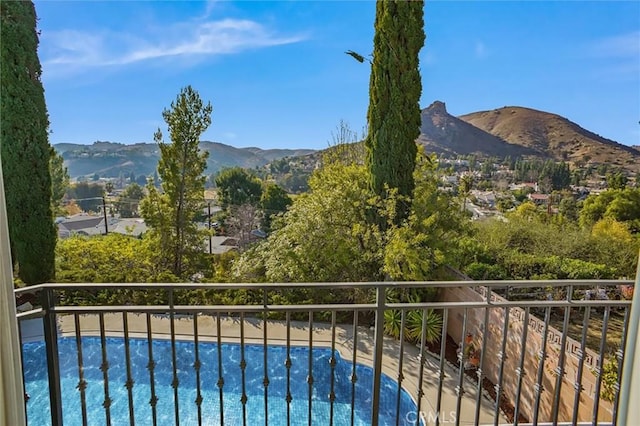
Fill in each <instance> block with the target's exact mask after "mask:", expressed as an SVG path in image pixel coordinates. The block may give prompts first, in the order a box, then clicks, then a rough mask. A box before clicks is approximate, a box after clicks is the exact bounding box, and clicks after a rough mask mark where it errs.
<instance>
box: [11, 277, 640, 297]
mask: <svg viewBox="0 0 640 426" xmlns="http://www.w3.org/2000/svg"><path fill="white" fill-rule="evenodd" d="M633 284H634V281H633V280H504V281H377V282H315V283H46V284H36V285H32V286H29V287H22V288H18V289H15V294H16V295H19V294H22V293H33V292H37V291H40V290H89V289H91V290H107V289H133V290H135V289H140V290H148V289H149V288H154V289H158V290H161V289H167V290H168V289H174V290H232V289H246V290H275V289H282V288H286V289H296V288H305V289H310V288H311V289H326V288H331V289H352V288H417V287H442V288H451V287H467V288H468V287H490V288H504V287H511V288H540V287H566V286H574V287H593V286H616V285H633Z"/></svg>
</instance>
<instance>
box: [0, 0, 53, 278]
mask: <svg viewBox="0 0 640 426" xmlns="http://www.w3.org/2000/svg"><path fill="white" fill-rule="evenodd" d="M0 10H1V12H2V13H1V17H2V20H1V21H0V22H1V25H0V27H1V36H2V43H1V46H0V48H1V52H2V53H1V57H2V62H1V63H0V73H1V75H0V81H1V82H2V90H0V98H1V101H0V113H1V114H2V117H1V120H0V147H1V151H0V152H1V158H2V168H3V169H2V170H3V174H4V180H5V188H6V189H5V191H6V200H7V216H8V219H9V237H10V239H11V252H12V255H13V261H14V263H17V265H18V276H19V277H20V279H22V280H23V281H24V282H25V283H27V284H37V283H42V282H45V281H48V280H51V279H52V278H53V276H54V256H55V255H54V250H55V245H56V229H55V225H54V223H53V215H52V212H51V176H50V172H49V159H50V157H51V147H50V145H49V141H48V127H49V118H48V114H47V107H46V104H45V100H44V89H43V87H42V82H41V81H40V75H41V73H42V68H41V66H40V60H39V59H38V54H37V49H38V33H37V30H36V11H35V7H34V5H33V2H31V1H2V2H0Z"/></svg>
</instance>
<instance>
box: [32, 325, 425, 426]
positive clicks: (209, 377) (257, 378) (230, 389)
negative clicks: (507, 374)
mask: <svg viewBox="0 0 640 426" xmlns="http://www.w3.org/2000/svg"><path fill="white" fill-rule="evenodd" d="M58 345H59V354H60V376H61V388H62V395H63V401H62V413H63V417H64V424H65V425H70V426H73V425H81V424H82V416H81V404H80V391H79V390H78V389H77V385H78V380H79V379H78V355H77V354H78V351H77V346H76V342H75V338H60V339H59V340H58ZM152 348H153V359H154V360H155V362H156V368H155V380H154V383H155V392H156V396H157V398H158V403H157V406H156V408H157V419H158V424H159V425H162V426H165V425H174V424H175V420H174V390H173V388H172V386H171V382H172V380H173V369H172V363H171V359H172V356H171V342H170V341H167V340H154V341H153V347H152ZM106 350H107V358H108V361H109V370H108V373H109V394H110V397H111V399H112V404H111V420H112V424H113V425H123V424H129V402H128V393H127V389H126V388H125V382H126V380H127V373H126V363H125V346H124V339H122V338H107V339H106ZM148 350H149V349H148V343H147V340H145V339H130V352H131V366H132V376H133V380H134V382H135V384H134V386H133V394H134V397H133V399H134V403H133V405H134V416H135V421H136V424H141V425H148V424H151V420H150V419H151V418H152V411H151V406H150V404H149V400H150V399H151V389H150V375H149V370H148V369H147V365H148V363H149V356H148ZM194 350H195V344H194V343H193V342H184V341H178V342H176V354H177V370H178V380H179V386H178V405H179V413H180V424H181V425H195V424H197V419H198V417H197V415H198V414H197V406H196V404H195V400H196V373H195V370H194V368H193V364H194V362H195V351H194ZM198 350H199V358H200V362H201V369H200V381H201V393H202V397H203V401H202V405H201V408H202V418H203V424H206V425H216V426H217V425H219V424H220V396H219V389H218V387H217V386H216V383H217V381H218V345H217V344H216V343H202V342H201V343H199V344H198ZM82 352H83V364H84V376H85V380H86V381H87V388H86V400H87V411H88V423H89V424H90V425H103V424H105V422H106V421H105V410H104V408H103V402H104V397H105V393H104V380H103V373H102V371H101V370H100V366H101V364H102V347H101V344H100V338H98V337H83V338H82ZM221 353H222V372H223V374H222V376H223V378H224V387H223V390H224V400H223V407H224V424H225V425H242V404H241V402H240V397H241V394H242V391H241V389H242V375H241V369H240V359H241V356H240V345H239V344H222V345H221ZM335 357H336V360H337V364H336V367H335V375H334V377H335V382H334V392H335V397H336V398H335V401H334V407H333V408H334V424H335V425H349V424H350V421H351V396H352V390H351V389H352V387H351V373H352V364H351V362H350V361H347V360H343V359H342V358H340V355H339V353H338V352H337V351H336V352H335ZM330 358H331V350H330V349H327V348H314V349H313V378H314V382H313V391H312V421H313V424H318V425H325V424H328V421H329V420H328V419H329V410H330V403H329V393H330V389H331V385H330V383H331V368H330V365H329V360H330ZM263 359H264V346H262V345H248V344H247V345H245V360H246V363H247V365H246V370H245V385H246V393H247V397H248V399H247V404H246V410H247V420H248V422H249V423H250V424H252V425H255V426H257V425H262V424H264V423H265V413H264V411H265V410H264V386H263V379H264V363H263ZM285 359H286V347H285V346H268V347H267V366H268V376H269V381H270V383H269V387H268V392H269V394H268V404H269V407H268V408H269V410H268V411H269V424H272V425H284V424H286V419H287V404H286V400H285V396H286V386H287V380H286V367H285ZM291 362H292V365H291V380H290V386H291V394H292V396H293V400H292V402H291V418H292V424H294V425H297V424H305V425H306V424H308V407H309V405H308V404H309V402H308V401H309V386H308V383H307V371H308V366H309V349H308V348H306V347H294V346H292V347H291ZM23 363H24V369H25V373H24V374H25V382H26V389H27V393H28V394H29V396H30V399H29V402H28V403H27V417H28V421H29V424H30V425H37V426H45V425H48V424H51V420H50V411H49V394H48V381H47V368H46V355H45V347H44V343H43V342H33V343H25V344H24V345H23ZM356 374H357V377H358V380H357V382H356V389H355V401H356V402H355V424H356V425H358V426H366V425H369V424H370V423H371V421H370V418H371V383H372V377H373V371H372V369H371V368H370V367H366V366H363V365H360V364H357V365H356ZM397 391H398V385H397V383H396V382H395V381H393V380H391V379H390V378H389V377H387V376H384V375H383V377H382V390H381V402H380V406H381V410H380V416H381V417H380V424H381V425H395V424H396V423H395V419H396V398H397V395H398V394H397ZM400 398H401V403H400V416H399V418H400V424H401V425H408V424H410V423H409V422H408V421H407V420H406V419H407V418H408V419H415V416H412V415H411V414H410V413H415V411H416V406H415V403H414V402H413V400H412V399H411V397H410V396H409V395H408V394H407V393H406V392H405V391H404V390H402V391H401V395H400Z"/></svg>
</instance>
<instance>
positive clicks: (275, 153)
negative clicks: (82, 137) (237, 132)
mask: <svg viewBox="0 0 640 426" xmlns="http://www.w3.org/2000/svg"><path fill="white" fill-rule="evenodd" d="M53 147H54V148H55V149H56V151H58V153H60V154H61V155H62V157H63V158H64V160H65V165H66V166H67V168H68V170H69V175H70V176H71V177H72V178H74V177H79V176H90V175H94V174H95V173H97V174H98V175H100V176H101V177H118V176H119V175H120V174H121V173H125V174H128V173H135V174H136V175H141V174H144V175H151V174H153V173H154V171H155V170H156V167H157V165H158V160H159V158H160V157H159V156H160V153H159V150H158V146H157V145H156V144H154V143H138V144H133V145H124V144H120V143H113V142H94V143H93V144H92V145H80V144H70V143H61V144H56V145H54V146H53ZM200 148H201V149H202V150H204V151H207V152H209V158H208V159H207V170H206V172H205V173H206V174H212V173H215V172H217V171H219V170H220V169H222V168H225V167H234V166H239V167H244V168H254V167H260V166H263V165H265V164H268V163H269V162H271V161H273V160H277V159H280V158H284V157H295V156H302V155H306V154H310V153H312V152H314V151H313V150H310V149H298V150H291V149H269V150H263V149H260V148H234V147H232V146H229V145H225V144H222V143H217V142H201V144H200Z"/></svg>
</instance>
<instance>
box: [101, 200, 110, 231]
mask: <svg viewBox="0 0 640 426" xmlns="http://www.w3.org/2000/svg"><path fill="white" fill-rule="evenodd" d="M102 215H103V217H104V235H107V234H108V233H109V222H108V221H107V203H106V201H105V199H104V195H103V196H102Z"/></svg>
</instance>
